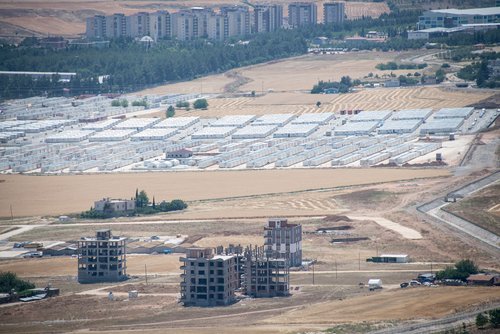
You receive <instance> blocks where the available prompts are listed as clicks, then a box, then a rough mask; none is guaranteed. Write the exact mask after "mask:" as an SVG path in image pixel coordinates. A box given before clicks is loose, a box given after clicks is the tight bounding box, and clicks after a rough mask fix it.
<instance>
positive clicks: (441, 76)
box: [436, 69, 445, 83]
mask: <svg viewBox="0 0 500 334" xmlns="http://www.w3.org/2000/svg"><path fill="white" fill-rule="evenodd" d="M444 79H445V73H444V71H443V70H442V69H439V70H437V71H436V82H438V83H441V82H443V81H444Z"/></svg>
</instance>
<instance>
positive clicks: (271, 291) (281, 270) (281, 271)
mask: <svg viewBox="0 0 500 334" xmlns="http://www.w3.org/2000/svg"><path fill="white" fill-rule="evenodd" d="M244 257H245V264H244V274H243V275H242V288H243V293H244V294H246V295H248V296H251V297H256V298H260V297H278V296H282V297H284V296H289V295H290V292H289V288H290V284H289V283H290V269H289V268H290V266H289V262H288V260H287V259H285V258H269V257H268V256H267V254H266V252H265V249H264V247H263V246H255V247H253V248H252V247H247V248H246V249H245V253H244Z"/></svg>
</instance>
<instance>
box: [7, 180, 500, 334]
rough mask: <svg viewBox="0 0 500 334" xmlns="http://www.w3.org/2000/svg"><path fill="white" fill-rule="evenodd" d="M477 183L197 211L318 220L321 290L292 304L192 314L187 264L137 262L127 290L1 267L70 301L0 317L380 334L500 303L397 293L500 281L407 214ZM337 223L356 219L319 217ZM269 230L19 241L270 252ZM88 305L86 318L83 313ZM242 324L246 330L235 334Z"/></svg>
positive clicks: (121, 227) (215, 224) (14, 265)
mask: <svg viewBox="0 0 500 334" xmlns="http://www.w3.org/2000/svg"><path fill="white" fill-rule="evenodd" d="M351 171H355V170H351ZM200 174H203V173H200ZM475 177H477V176H475ZM54 178H56V177H54ZM49 179H50V178H49ZM466 181H467V179H463V178H457V177H446V178H443V177H442V178H431V179H429V178H427V179H417V180H411V181H408V180H407V181H396V182H390V183H385V184H383V185H372V186H368V187H366V186H363V187H350V188H344V189H331V190H324V191H310V192H301V193H290V194H287V195H285V196H283V195H262V196H252V197H247V198H240V199H238V198H232V199H227V200H221V201H211V202H205V201H199V202H194V203H193V205H192V207H191V208H190V209H191V210H193V211H191V212H190V213H189V212H187V213H186V214H190V215H192V216H193V217H196V215H197V217H199V218H201V217H204V216H205V215H207V213H212V214H220V215H224V214H225V215H228V214H229V213H230V212H234V211H238V209H237V208H241V207H247V208H246V209H247V211H245V212H246V213H247V214H250V213H251V212H252V211H253V213H254V215H255V214H260V213H261V210H262V209H263V208H265V207H266V206H269V207H276V208H280V207H281V205H283V208H281V210H282V211H277V212H281V213H286V212H287V210H289V208H292V207H295V210H296V211H297V212H303V213H306V214H308V215H309V216H310V217H302V218H298V217H296V218H290V220H291V221H293V222H300V223H302V225H303V229H304V232H305V234H304V236H303V252H304V257H307V258H313V259H316V260H317V261H318V262H317V264H316V265H315V274H314V278H315V284H314V285H312V279H313V273H312V272H311V271H299V272H292V274H291V285H292V287H293V290H292V292H293V296H292V297H290V298H284V299H280V298H273V299H260V300H258V299H255V300H254V299H244V300H242V301H240V302H238V303H236V304H234V305H232V306H229V307H224V308H189V309H187V308H184V307H182V306H180V305H179V304H178V303H177V295H176V293H177V291H178V284H179V281H180V278H179V273H180V270H179V262H178V257H179V254H172V255H129V256H128V273H129V274H131V275H132V276H138V277H137V278H133V279H132V280H130V281H127V282H124V283H118V284H90V285H81V284H78V283H76V281H75V268H76V259H74V258H69V257H60V258H42V259H12V260H2V261H0V271H7V270H10V271H14V272H16V273H18V274H19V275H20V276H21V277H25V278H27V279H30V280H31V281H34V282H35V283H36V284H37V285H38V286H44V285H45V284H47V283H51V284H52V286H58V287H60V288H61V289H62V296H61V297H57V298H55V299H50V300H45V301H41V302H37V303H32V304H22V305H11V306H2V307H0V332H6V333H16V332H41V331H44V332H46V331H50V332H70V331H76V332H80V331H81V330H84V331H85V330H89V329H90V330H92V331H96V332H102V333H117V332H119V331H120V332H130V333H132V331H134V332H137V331H138V330H140V331H142V332H145V333H160V332H165V331H172V332H175V333H232V332H235V331H238V332H242V333H294V332H300V331H311V330H324V329H326V328H328V327H333V326H336V325H338V324H346V323H347V324H352V326H354V327H353V328H358V327H357V326H361V325H360V323H361V322H363V326H367V327H369V328H372V329H376V328H380V327H386V326H393V325H395V324H397V323H401V322H406V321H415V320H419V321H422V320H424V321H425V319H434V318H439V317H442V316H445V315H448V314H452V313H455V312H459V311H462V310H470V309H475V308H476V307H480V306H481V305H485V304H488V303H492V302H496V303H498V302H499V301H500V293H499V291H498V289H496V288H471V287H466V288H460V287H459V288H451V287H450V288H441V287H440V288H425V287H422V288H415V289H404V290H403V289H399V288H398V286H399V283H400V282H403V281H408V280H410V279H412V278H414V277H416V276H417V275H418V273H421V272H428V271H430V270H434V271H435V270H438V269H440V268H443V267H444V266H445V265H447V264H449V263H450V262H454V261H455V260H456V259H457V258H462V257H468V258H472V259H474V260H475V261H476V262H478V263H480V264H481V267H482V268H492V269H497V270H498V269H499V267H498V265H499V264H498V259H497V258H496V257H492V256H491V255H488V254H485V253H482V252H480V251H477V250H475V249H474V247H469V246H464V243H463V242H462V241H461V240H459V239H457V238H455V237H454V236H453V235H451V234H450V235H447V234H443V232H442V231H441V230H439V229H435V228H433V227H432V226H430V225H429V224H427V223H425V222H422V221H421V220H419V219H418V217H416V216H414V215H413V214H410V213H409V212H406V211H403V209H402V208H404V207H406V206H409V205H414V204H416V203H419V202H421V201H425V200H428V199H430V198H432V197H435V196H436V195H437V194H438V193H441V192H443V191H446V190H447V189H450V188H453V187H456V185H457V184H458V183H461V182H466ZM286 205H288V207H287V206H286ZM245 212H244V213H243V214H245ZM335 212H336V213H339V212H341V214H342V215H343V216H344V215H346V216H347V217H348V218H341V217H337V218H336V216H331V217H330V218H329V219H323V218H322V217H313V215H317V214H320V213H322V214H323V215H324V214H328V213H330V214H334V213H335ZM178 217H182V214H180V215H179V216H178ZM354 217H358V219H353V218H354ZM361 217H363V218H361ZM371 217H373V218H371ZM377 217H384V218H385V219H389V220H391V222H392V223H393V224H397V225H398V226H403V227H405V228H407V229H410V230H414V231H418V233H419V234H420V235H421V236H422V238H421V239H412V238H410V239H408V238H407V237H405V236H404V235H403V234H401V233H398V231H397V229H394V227H391V226H386V225H383V224H382V225H379V224H377V223H375V222H374V220H376V219H377ZM153 218H154V217H153ZM349 218H351V219H349ZM143 219H144V218H143ZM160 219H161V218H160ZM339 219H340V220H339ZM264 222H265V218H253V219H252V218H239V219H215V220H210V221H196V220H195V221H162V220H159V221H157V222H154V223H153V222H148V221H144V222H141V221H136V222H135V224H134V225H127V224H129V223H134V220H127V221H126V222H123V223H120V222H107V223H104V224H102V223H94V224H92V225H90V226H89V225H79V224H78V223H79V222H75V223H74V224H73V223H69V224H67V225H65V226H61V225H60V224H58V225H54V226H50V225H47V226H44V227H39V228H37V229H34V230H32V231H28V232H25V233H23V234H20V235H18V236H16V238H15V240H37V238H40V239H41V240H50V239H48V238H50V237H52V239H56V240H70V239H75V238H78V236H82V235H91V234H93V232H94V230H95V229H96V228H103V227H110V228H112V229H113V231H114V232H116V234H120V235H124V236H131V237H135V236H143V237H147V236H151V235H175V234H177V233H184V234H187V235H190V236H193V237H194V236H197V237H198V238H199V240H198V241H196V242H195V243H194V244H195V245H197V246H210V247H211V246H215V245H218V244H223V245H227V244H229V243H233V244H238V243H241V244H244V245H245V244H261V243H262V226H263V223H264ZM126 223H127V224H126ZM94 225H95V227H94ZM339 225H348V226H351V227H352V228H351V229H350V230H347V231H345V232H347V233H345V232H342V234H337V235H317V234H312V233H311V232H314V231H315V230H316V229H317V228H319V227H328V226H339ZM387 227H388V228H387ZM338 237H368V238H369V240H366V241H361V242H357V243H343V244H332V243H330V240H331V238H338ZM198 238H197V239H198ZM381 253H408V254H410V256H411V258H412V261H413V263H409V264H403V265H398V264H375V263H369V262H365V259H366V258H368V257H371V256H375V255H377V254H381ZM431 263H432V264H431ZM144 265H146V266H147V271H148V282H149V283H148V285H146V284H145V279H144V269H145V268H144ZM370 278H381V279H382V281H383V282H384V287H385V288H384V289H383V291H377V292H369V291H367V289H366V288H360V287H359V286H358V283H360V282H362V283H366V282H367V280H368V279H370ZM136 289H138V290H139V291H140V293H139V298H138V299H136V300H128V299H127V291H130V290H136ZM108 291H113V292H114V293H115V295H116V299H117V300H116V301H113V302H110V301H108V300H107V297H106V296H107V292H108ZM74 293H77V294H76V295H75V294H74ZM82 305H86V307H85V308H82ZM61 310H64V311H63V312H61ZM236 320H237V323H238V325H237V326H238V328H236V327H235V326H236V325H235V321H236ZM354 332H359V331H358V330H354Z"/></svg>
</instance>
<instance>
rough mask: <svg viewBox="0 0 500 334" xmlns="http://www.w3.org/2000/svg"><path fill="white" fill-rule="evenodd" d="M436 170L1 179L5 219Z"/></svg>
mask: <svg viewBox="0 0 500 334" xmlns="http://www.w3.org/2000/svg"><path fill="white" fill-rule="evenodd" d="M448 173H449V172H448V171H447V170H436V169H434V170H432V169H391V170H384V169H297V170H258V171H224V172H219V171H204V172H173V173H172V172H167V173H130V174H128V173H124V174H97V175H60V176H26V175H2V176H1V177H0V179H2V180H3V181H4V182H1V183H0V189H1V192H0V216H2V217H7V216H10V205H12V210H13V214H14V216H16V217H18V216H35V215H58V214H65V213H74V212H81V211H83V210H86V209H87V208H89V207H90V206H92V205H93V203H94V201H95V200H97V199H99V198H102V197H114V198H128V197H132V196H134V192H135V189H136V188H139V189H144V190H145V191H146V192H147V193H148V194H149V195H150V196H151V197H153V196H155V198H156V199H157V200H160V199H170V200H171V199H173V198H181V199H183V200H187V201H193V200H201V199H217V198H227V197H236V196H249V195H262V194H269V193H285V192H293V191H300V190H307V189H321V188H333V187H342V186H351V185H360V184H370V183H379V182H390V181H396V180H410V179H415V178H426V177H436V176H447V175H448Z"/></svg>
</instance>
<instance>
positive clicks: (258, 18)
mask: <svg viewBox="0 0 500 334" xmlns="http://www.w3.org/2000/svg"><path fill="white" fill-rule="evenodd" d="M282 26H283V6H281V5H257V6H255V7H254V15H253V32H254V33H259V32H271V31H276V30H278V29H280V28H281V27H282Z"/></svg>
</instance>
